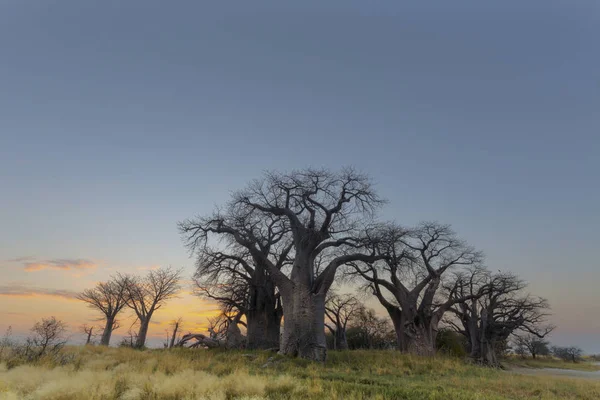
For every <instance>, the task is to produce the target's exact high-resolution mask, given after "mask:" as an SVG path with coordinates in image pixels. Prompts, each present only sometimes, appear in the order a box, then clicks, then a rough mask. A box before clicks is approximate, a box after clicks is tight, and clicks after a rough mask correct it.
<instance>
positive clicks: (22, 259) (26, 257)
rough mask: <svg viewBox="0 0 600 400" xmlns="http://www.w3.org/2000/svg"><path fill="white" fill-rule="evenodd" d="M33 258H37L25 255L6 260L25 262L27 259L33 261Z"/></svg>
mask: <svg viewBox="0 0 600 400" xmlns="http://www.w3.org/2000/svg"><path fill="white" fill-rule="evenodd" d="M33 260H35V257H32V256H25V257H17V258H11V259H10V260H6V262H25V261H33Z"/></svg>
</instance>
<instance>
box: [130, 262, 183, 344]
mask: <svg viewBox="0 0 600 400" xmlns="http://www.w3.org/2000/svg"><path fill="white" fill-rule="evenodd" d="M124 279H126V280H127V282H128V284H127V286H126V291H127V294H126V302H127V305H128V306H129V307H130V308H131V309H132V310H133V311H134V312H135V315H136V316H137V319H138V321H139V324H140V326H139V331H138V334H137V337H136V339H135V345H134V346H135V347H137V348H142V347H144V346H145V344H146V336H147V335H148V327H149V325H150V319H151V318H152V315H154V312H155V311H156V310H158V309H159V308H161V307H162V306H163V305H164V304H165V303H166V301H167V300H169V299H172V298H173V297H175V296H176V295H177V293H178V292H179V290H180V289H181V286H180V284H179V281H180V279H181V270H173V269H171V268H169V267H167V268H159V269H156V270H151V271H149V272H148V274H147V275H146V276H144V277H142V278H137V277H127V278H124Z"/></svg>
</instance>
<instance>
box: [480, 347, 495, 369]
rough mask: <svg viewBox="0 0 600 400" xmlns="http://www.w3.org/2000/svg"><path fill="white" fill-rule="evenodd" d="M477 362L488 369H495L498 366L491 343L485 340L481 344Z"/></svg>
mask: <svg viewBox="0 0 600 400" xmlns="http://www.w3.org/2000/svg"><path fill="white" fill-rule="evenodd" d="M479 362H480V363H481V364H484V365H488V366H490V367H497V366H498V365H499V363H498V357H497V356H496V349H495V346H494V343H493V342H492V341H488V340H486V341H484V342H482V343H481V352H480V356H479Z"/></svg>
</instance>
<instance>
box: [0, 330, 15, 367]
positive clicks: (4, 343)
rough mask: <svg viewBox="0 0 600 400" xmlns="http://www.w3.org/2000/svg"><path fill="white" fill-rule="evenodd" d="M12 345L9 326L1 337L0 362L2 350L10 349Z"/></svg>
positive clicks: (2, 354)
mask: <svg viewBox="0 0 600 400" xmlns="http://www.w3.org/2000/svg"><path fill="white" fill-rule="evenodd" d="M13 344H14V343H13V341H12V326H9V327H8V328H6V331H5V332H4V336H2V339H0V361H1V360H2V357H3V356H4V350H5V349H8V348H10V347H12V346H13Z"/></svg>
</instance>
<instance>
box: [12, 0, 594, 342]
mask: <svg viewBox="0 0 600 400" xmlns="http://www.w3.org/2000/svg"><path fill="white" fill-rule="evenodd" d="M599 37H600V3H598V2H596V1H578V0H571V1H551V0H550V1H548V0H545V1H541V0H538V1H525V2H524V1H503V2H481V1H453V2H448V1H434V2H426V3H425V2H412V3H410V2H402V4H400V3H398V2H392V1H389V2H386V1H374V2H359V1H335V2H334V1H325V2H310V1H308V2H296V3H295V4H292V3H291V2H260V1H258V2H240V3H236V2H232V3H228V8H225V6H217V5H215V4H209V3H208V2H198V1H170V2H165V1H153V0H145V1H142V0H129V1H110V0H106V1H102V2H97V1H91V0H87V1H86V0H78V1H75V0H61V1H34V0H30V1H22V0H19V1H17V0H3V1H0V60H1V61H0V205H1V207H0V222H1V225H0V226H1V228H0V268H1V269H0V286H2V285H4V286H5V287H6V286H11V285H12V286H13V287H14V286H18V285H20V286H19V287H33V286H35V287H37V288H40V287H44V288H46V287H52V288H54V289H57V290H59V289H73V290H80V288H82V287H85V286H86V285H89V284H91V283H93V282H94V281H96V280H98V279H104V277H106V276H108V274H109V273H110V271H114V270H128V269H129V270H132V271H133V270H137V269H144V268H149V267H151V266H155V265H173V266H184V267H185V268H186V270H187V271H190V273H191V270H192V261H191V260H190V259H188V257H187V253H186V251H185V249H184V248H183V246H182V245H181V241H180V238H179V237H178V235H177V231H176V227H175V224H176V222H177V221H178V220H181V219H183V218H186V217H189V216H192V215H194V214H204V213H208V212H210V211H211V210H212V209H213V207H214V206H215V205H218V204H222V203H223V202H224V201H226V199H227V198H228V196H229V194H230V192H231V191H233V190H235V189H238V188H240V187H242V186H243V185H244V184H245V183H246V182H247V181H249V180H250V179H253V178H256V177H259V176H260V175H261V173H262V172H263V171H265V170H268V169H277V170H290V169H293V168H303V167H307V166H316V167H320V166H324V167H329V168H333V169H335V168H339V167H341V166H344V165H354V166H356V167H357V168H359V169H361V170H363V171H364V172H367V173H369V174H370V175H371V176H373V178H374V179H375V181H376V182H377V184H378V186H377V187H378V189H379V191H380V193H381V194H382V195H383V196H384V197H386V198H387V199H388V200H389V205H388V206H387V207H386V208H385V209H384V211H383V217H385V218H390V219H395V220H397V221H398V222H400V223H405V224H407V225H410V224H414V223H416V222H418V221H419V220H423V219H427V220H439V221H442V222H446V223H451V224H452V225H453V226H454V227H455V229H456V230H457V231H458V232H459V233H460V235H461V236H462V237H464V238H465V239H467V240H468V241H469V242H471V243H472V244H473V245H475V246H477V247H478V248H480V249H481V250H483V251H484V252H485V253H486V254H487V260H488V265H489V267H490V268H492V269H510V270H513V271H516V272H518V273H519V274H521V275H522V276H523V277H524V278H526V279H527V280H528V281H529V282H531V287H532V290H533V291H534V292H536V293H537V294H540V295H543V296H545V297H547V298H548V299H549V300H550V302H551V304H552V306H553V308H554V313H555V315H554V320H555V321H556V323H557V324H558V325H559V329H558V330H557V332H556V333H555V334H554V335H553V340H554V341H556V342H558V343H561V344H571V343H574V342H575V343H579V344H581V346H582V347H584V349H586V350H587V351H590V352H592V351H593V352H600V340H599V339H600V305H599V304H600V294H599V293H598V291H597V287H596V283H597V282H598V280H599V279H600V266H599V263H598V257H597V249H596V247H597V245H596V242H597V236H598V234H597V228H598V226H600V213H599V212H598V205H599V204H600V185H599V184H598V181H599V180H600V179H599V175H600V161H599V155H600V46H598V38H599ZM22 257H35V261H34V262H38V263H46V264H47V265H54V266H55V267H50V268H45V269H43V270H32V269H31V268H30V269H29V270H25V268H24V263H26V262H32V261H31V260H30V261H23V260H21V261H14V260H15V259H18V258H22ZM11 260H12V261H11ZM57 260H63V261H64V260H67V261H68V260H72V261H73V262H71V264H69V268H66V269H65V268H59V267H56V265H57V263H54V264H52V263H48V262H49V261H57ZM77 260H80V261H81V260H85V261H90V263H92V264H93V265H94V268H93V269H89V270H85V271H86V272H85V274H83V273H82V272H81V271H83V270H84V269H81V270H79V269H77V265H84V264H85V263H83V264H82V263H81V262H80V264H77V262H75V261H77ZM68 271H70V272H73V271H75V272H76V273H69V272H68ZM0 291H1V288H0ZM40 296H42V297H40V299H43V294H40ZM17 299H20V298H18V297H15V296H11V295H3V296H1V295H0V313H2V309H3V308H4V307H3V305H5V306H7V308H6V309H8V307H9V306H11V307H12V306H13V305H14V304H16V303H15V302H16V301H17ZM40 301H41V300H40ZM69 307H71V306H69ZM72 307H75V305H73V306H72ZM81 312H82V313H83V312H84V311H81ZM65 313H66V312H65ZM22 314H23V315H21V317H22V320H23V321H24V322H23V323H25V322H26V321H28V319H27V318H29V316H28V315H27V314H26V312H25V311H23V312H22ZM65 315H66V314H65ZM165 318H167V317H166V316H165ZM9 319H10V318H9V317H8V315H6V316H2V315H0V328H2V326H5V325H7V322H6V321H8V320H9Z"/></svg>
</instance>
